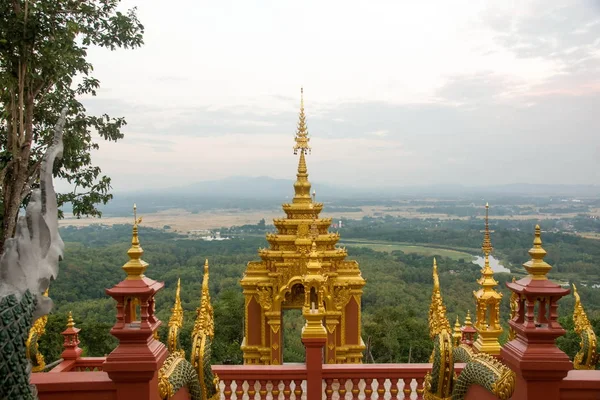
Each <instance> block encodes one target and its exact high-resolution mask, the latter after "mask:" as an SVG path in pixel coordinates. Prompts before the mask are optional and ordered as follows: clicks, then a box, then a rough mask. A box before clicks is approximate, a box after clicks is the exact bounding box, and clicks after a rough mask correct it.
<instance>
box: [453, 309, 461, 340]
mask: <svg viewBox="0 0 600 400" xmlns="http://www.w3.org/2000/svg"><path fill="white" fill-rule="evenodd" d="M452 338H453V339H454V345H455V346H459V345H460V340H461V339H462V331H461V330H460V322H458V315H457V316H456V322H455V323H454V334H452Z"/></svg>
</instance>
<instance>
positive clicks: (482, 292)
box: [473, 203, 502, 355]
mask: <svg viewBox="0 0 600 400" xmlns="http://www.w3.org/2000/svg"><path fill="white" fill-rule="evenodd" d="M489 208H490V206H489V204H487V203H486V204H485V231H484V235H483V244H482V246H481V250H482V251H483V256H484V266H483V268H482V269H481V278H480V279H479V280H478V281H477V283H479V285H481V288H480V289H479V290H478V291H476V292H473V296H475V302H476V305H477V313H476V315H475V316H476V321H475V329H476V330H477V333H478V336H477V340H476V341H475V343H474V347H475V349H476V350H477V351H478V352H479V353H488V354H491V355H500V348H501V346H500V341H499V339H500V335H501V334H502V326H501V325H500V302H501V301H502V294H501V293H498V292H497V291H496V290H495V289H494V288H495V287H496V286H497V285H498V282H497V281H496V280H495V279H494V271H493V270H492V268H491V267H490V259H489V257H490V254H491V252H492V251H493V247H492V241H491V239H490V224H489Z"/></svg>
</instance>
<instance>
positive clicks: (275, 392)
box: [270, 380, 281, 400]
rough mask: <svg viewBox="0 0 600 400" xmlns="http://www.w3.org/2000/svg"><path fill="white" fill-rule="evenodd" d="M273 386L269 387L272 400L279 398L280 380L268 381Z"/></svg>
mask: <svg viewBox="0 0 600 400" xmlns="http://www.w3.org/2000/svg"><path fill="white" fill-rule="evenodd" d="M270 382H271V385H273V388H272V389H271V394H272V395H273V400H279V393H280V391H279V382H281V381H280V380H276V381H270Z"/></svg>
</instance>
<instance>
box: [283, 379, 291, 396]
mask: <svg viewBox="0 0 600 400" xmlns="http://www.w3.org/2000/svg"><path fill="white" fill-rule="evenodd" d="M290 382H291V380H289V379H284V380H283V398H284V400H290V394H292V390H291V389H290Z"/></svg>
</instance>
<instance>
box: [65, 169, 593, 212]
mask: <svg viewBox="0 0 600 400" xmlns="http://www.w3.org/2000/svg"><path fill="white" fill-rule="evenodd" d="M312 188H313V189H314V190H315V191H316V197H317V200H318V201H323V202H326V203H330V205H331V204H335V205H339V206H356V205H361V204H362V205H368V204H370V205H374V204H388V205H389V204H393V203H395V202H394V201H395V200H413V199H422V198H425V197H426V198H434V199H443V200H460V199H462V200H468V201H474V202H478V201H482V199H485V201H488V200H489V201H492V202H495V201H496V200H498V199H507V198H537V197H546V198H549V197H550V198H551V197H558V198H562V197H566V198H578V197H580V198H600V186H599V185H540V184H524V183H518V184H510V185H495V186H479V187H477V186H465V185H452V184H441V185H423V186H398V187H387V188H386V187H381V188H368V187H363V188H352V187H345V186H341V185H331V184H325V183H319V182H312ZM293 196H294V181H293V180H289V179H275V178H270V177H266V176H260V177H243V176H236V177H229V178H225V179H219V180H211V181H202V182H196V183H192V184H188V185H185V186H179V187H172V188H169V189H154V190H151V189H150V190H144V191H132V192H122V193H115V195H114V199H113V200H112V201H111V202H109V203H108V204H107V205H106V206H102V207H101V208H100V209H101V210H102V211H103V212H104V213H105V215H129V214H130V213H131V205H132V204H133V203H135V202H137V203H138V204H139V205H142V204H143V206H144V208H145V209H146V210H147V212H157V211H161V210H165V209H171V208H182V209H186V210H188V211H191V212H199V211H202V210H215V209H246V210H250V209H252V210H257V209H275V208H279V206H280V205H281V203H282V202H286V201H291V199H292V197H293ZM65 211H66V212H68V211H69V210H68V208H67V207H65Z"/></svg>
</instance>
